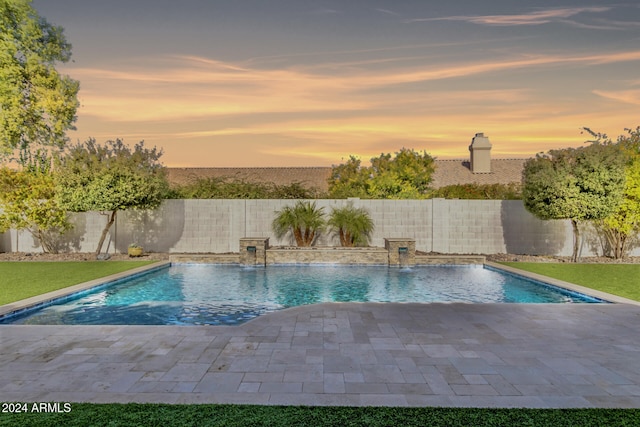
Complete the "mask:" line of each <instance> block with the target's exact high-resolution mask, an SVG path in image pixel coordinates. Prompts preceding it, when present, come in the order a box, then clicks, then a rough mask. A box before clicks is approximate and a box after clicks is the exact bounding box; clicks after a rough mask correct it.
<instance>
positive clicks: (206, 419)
mask: <svg viewBox="0 0 640 427" xmlns="http://www.w3.org/2000/svg"><path fill="white" fill-rule="evenodd" d="M61 406H62V404H61ZM70 409H71V412H69V413H60V414H42V413H40V414H38V413H27V414H7V413H0V426H21V427H27V426H39V427H40V426H52V427H54V426H55V427H57V426H88V425H91V426H107V425H108V426H167V427H168V426H242V427H245V426H269V427H271V426H278V427H279V426H314V427H317V426H403V427H404V426H420V427H422V426H433V427H437V426H447V427H455V426H474V427H483V426H508V427H512V426H567V427H568V426H581V427H590V426H594V427H596V426H597V427H603V426H606V427H616V426H637V425H638V420H640V410H638V409H627V410H623V409H473V408H377V407H358V408H354V407H327V406H324V407H304V406H256V405H156V404H126V405H121V404H87V403H84V404H75V403H74V404H71V408H70Z"/></svg>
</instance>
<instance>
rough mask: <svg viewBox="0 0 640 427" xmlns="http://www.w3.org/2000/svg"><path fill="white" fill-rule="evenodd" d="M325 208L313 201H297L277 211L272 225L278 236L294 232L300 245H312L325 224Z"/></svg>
mask: <svg viewBox="0 0 640 427" xmlns="http://www.w3.org/2000/svg"><path fill="white" fill-rule="evenodd" d="M323 210H324V208H318V207H316V203H315V202H313V203H311V202H303V201H299V202H297V203H296V204H295V205H294V206H293V207H291V206H285V207H284V208H283V209H282V210H280V211H276V217H275V218H274V220H273V222H272V224H271V226H272V228H273V231H274V233H275V235H276V237H277V238H279V239H281V238H282V237H284V236H286V235H287V234H293V237H294V238H295V240H296V244H297V245H298V246H311V245H313V243H314V242H315V240H316V238H317V237H318V235H319V234H320V232H321V231H322V230H323V228H324V226H325V221H324V212H323Z"/></svg>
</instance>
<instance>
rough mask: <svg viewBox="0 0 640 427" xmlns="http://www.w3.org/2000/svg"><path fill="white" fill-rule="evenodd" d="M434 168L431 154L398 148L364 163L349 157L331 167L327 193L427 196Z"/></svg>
mask: <svg viewBox="0 0 640 427" xmlns="http://www.w3.org/2000/svg"><path fill="white" fill-rule="evenodd" d="M434 170H435V163H434V159H433V157H431V156H429V155H428V154H427V153H426V152H423V153H419V152H416V151H414V150H411V149H407V148H402V149H401V150H400V151H398V152H396V153H395V156H394V157H392V156H391V154H389V153H387V154H384V153H382V154H380V156H379V157H374V158H372V159H371V166H369V167H364V166H362V165H361V163H360V160H359V159H358V158H356V157H354V156H350V157H349V160H348V161H347V162H346V163H344V164H340V165H337V166H333V167H332V171H331V176H330V178H329V180H328V182H329V195H330V196H331V197H334V198H346V197H361V198H370V199H420V198H425V197H427V192H428V190H429V184H430V183H431V181H432V179H433V178H432V175H433V172H434Z"/></svg>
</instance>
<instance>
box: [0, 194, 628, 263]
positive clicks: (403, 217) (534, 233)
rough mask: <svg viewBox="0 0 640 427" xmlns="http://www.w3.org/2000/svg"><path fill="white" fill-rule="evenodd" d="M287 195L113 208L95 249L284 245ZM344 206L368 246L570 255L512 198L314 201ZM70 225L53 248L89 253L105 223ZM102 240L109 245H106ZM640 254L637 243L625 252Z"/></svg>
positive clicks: (32, 247) (14, 238)
mask: <svg viewBox="0 0 640 427" xmlns="http://www.w3.org/2000/svg"><path fill="white" fill-rule="evenodd" d="M295 202H296V201H295V200H166V201H165V202H164V203H163V204H162V205H161V206H160V207H159V208H158V209H156V210H153V211H135V210H131V211H123V212H119V213H118V216H117V220H116V223H115V225H114V226H113V228H112V230H111V233H110V236H109V237H108V238H107V241H105V246H104V248H103V251H104V250H106V248H107V245H109V252H111V253H114V252H122V253H124V252H126V251H127V247H128V245H129V244H130V243H138V244H140V245H142V246H143V247H144V248H145V250H147V251H152V252H169V253H228V252H238V251H239V241H240V238H242V237H255V236H260V237H262V236H264V237H269V238H270V244H271V245H272V246H282V245H290V244H292V243H293V242H292V241H291V240H289V239H287V238H284V239H276V238H275V236H274V235H273V232H272V230H271V222H272V221H273V218H274V216H275V212H276V211H278V210H280V209H282V208H283V207H284V206H287V205H292V204H294V203H295ZM348 203H352V204H353V205H354V206H355V207H363V208H365V209H367V210H368V211H369V213H370V215H371V218H372V219H373V222H374V225H375V231H374V233H373V235H372V241H371V245H372V246H377V247H384V238H385V237H390V238H398V237H403V238H409V239H414V240H415V242H416V250H418V251H424V252H432V251H433V252H440V253H444V254H455V253H460V254H490V253H505V252H506V253H515V254H536V255H564V256H566V255H571V248H572V230H571V224H570V222H569V221H567V220H562V221H560V220H558V221H542V220H539V219H537V218H535V217H534V216H533V215H531V214H530V213H529V212H527V211H526V210H525V209H524V206H523V204H522V202H521V201H519V200H512V201H501V200H445V199H430V200H359V199H354V200H317V201H316V204H317V206H318V207H324V211H325V214H326V215H327V216H328V215H329V214H330V213H331V209H332V208H337V207H342V206H346V205H347V204H348ZM72 219H73V222H74V224H75V227H74V229H73V230H72V231H70V232H69V233H67V234H66V235H64V236H63V237H62V238H61V239H60V243H59V249H60V251H61V252H93V251H95V249H96V247H97V242H98V240H99V238H100V234H101V232H102V229H103V228H104V225H105V223H106V221H107V217H106V216H105V215H101V214H99V213H97V212H89V213H86V214H74V215H72ZM592 234H593V233H591V234H589V232H586V233H585V237H586V239H585V242H587V243H585V244H584V245H583V248H582V256H590V255H595V254H598V253H601V250H599V248H598V244H597V239H596V238H595V237H594V236H593V235H592ZM109 238H110V239H111V240H110V243H109ZM317 244H318V245H321V246H327V245H328V246H330V245H338V241H337V239H336V237H335V236H332V235H330V234H325V235H323V236H321V237H320V238H319V239H318V241H317ZM0 251H3V252H38V251H40V247H39V245H38V244H37V242H34V239H33V238H32V237H31V235H30V234H29V233H28V232H25V231H21V232H17V231H16V230H10V231H8V232H6V233H4V234H1V235H0ZM631 254H632V255H635V256H638V255H640V248H636V249H634V250H633V251H632V252H631Z"/></svg>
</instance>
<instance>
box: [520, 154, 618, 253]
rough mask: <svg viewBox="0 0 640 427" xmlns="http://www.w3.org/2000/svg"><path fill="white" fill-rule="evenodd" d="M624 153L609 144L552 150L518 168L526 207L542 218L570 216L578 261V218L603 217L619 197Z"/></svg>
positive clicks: (609, 211) (612, 207)
mask: <svg viewBox="0 0 640 427" xmlns="http://www.w3.org/2000/svg"><path fill="white" fill-rule="evenodd" d="M623 188H624V156H622V154H621V151H620V150H618V149H617V147H615V146H614V145H611V144H600V143H593V144H591V145H589V146H587V147H580V148H577V149H575V148H565V149H561V150H551V151H549V152H548V154H538V155H537V156H536V157H535V158H533V159H529V160H527V162H526V163H525V165H524V170H523V190H522V197H523V200H524V206H525V208H526V209H527V210H528V211H529V212H531V213H533V214H534V215H535V216H537V217H538V218H541V219H569V220H571V224H572V227H573V236H574V238H573V256H572V261H573V262H575V261H577V258H578V247H579V238H580V230H579V228H578V222H579V221H585V220H596V219H602V218H605V217H607V216H608V215H610V214H611V213H612V212H614V211H615V210H616V209H617V207H618V205H619V204H620V202H621V200H622V192H623Z"/></svg>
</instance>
